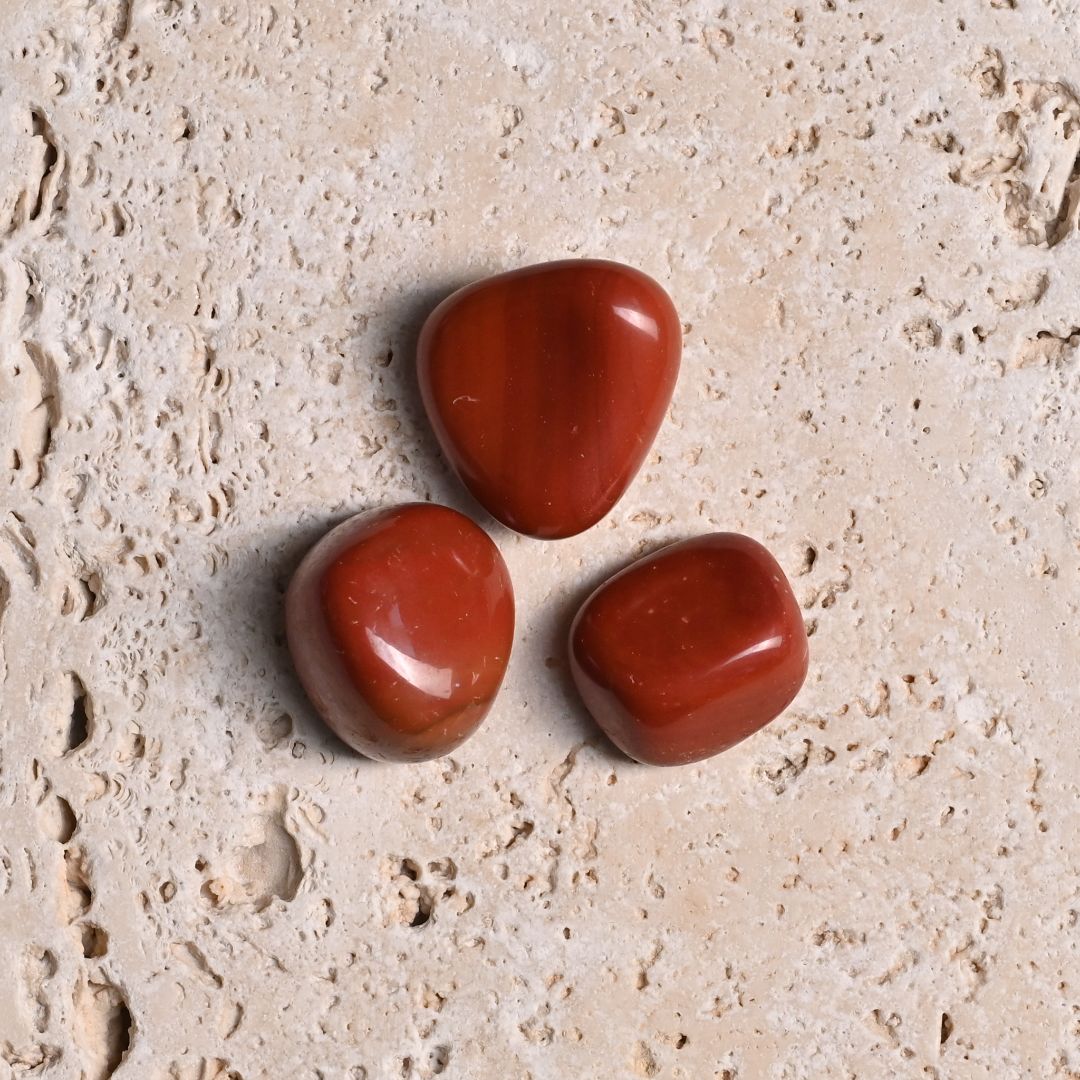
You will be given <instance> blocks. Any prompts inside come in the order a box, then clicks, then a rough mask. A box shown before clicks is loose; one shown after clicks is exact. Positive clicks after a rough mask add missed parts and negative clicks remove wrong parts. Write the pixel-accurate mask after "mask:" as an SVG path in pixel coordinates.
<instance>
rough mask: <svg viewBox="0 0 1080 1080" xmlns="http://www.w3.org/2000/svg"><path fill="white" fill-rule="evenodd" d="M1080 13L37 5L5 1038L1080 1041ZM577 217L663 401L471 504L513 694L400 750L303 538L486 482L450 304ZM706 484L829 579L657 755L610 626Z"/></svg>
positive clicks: (104, 1044)
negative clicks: (621, 578) (606, 633)
mask: <svg viewBox="0 0 1080 1080" xmlns="http://www.w3.org/2000/svg"><path fill="white" fill-rule="evenodd" d="M1078 20H1080V3H1077V0H945V2H937V0H902V2H898V3H884V2H874V0H858V2H857V0H794V2H788V0H785V2H771V0H753V2H751V0H732V2H730V3H728V4H727V5H726V6H725V5H718V4H715V3H706V2H703V0H687V2H683V3H677V2H664V0H612V2H610V3H599V2H591V3H590V2H588V0H586V2H578V0H551V2H548V3H532V2H529V0H482V2H481V0H473V2H471V3H470V2H465V3H460V4H450V3H446V4H443V3H436V2H433V0H416V2H414V3H410V4H395V3H392V2H390V0H371V2H361V0H351V2H350V0H321V2H320V0H250V2H244V0H99V2H94V3H90V2H88V0H2V2H0V160H2V162H3V164H2V165H0V287H2V300H0V455H2V456H0V620H2V624H0V692H2V705H0V710H2V711H0V1077H9V1076H17V1077H20V1078H21V1077H24V1076H31V1077H37V1076H43V1077H47V1078H50V1080H52V1078H72V1080H79V1078H85V1080H107V1078H115V1080H219V1078H223V1077H242V1078H243V1080H256V1078H263V1077H265V1078H271V1080H281V1078H288V1080H292V1078H304V1080H307V1078H311V1080H315V1078H323V1080H360V1078H367V1080H383V1078H387V1080H396V1078H404V1080H411V1078H416V1080H420V1078H425V1080H426V1078H428V1077H434V1076H445V1077H459V1078H464V1080H487V1078H491V1080H526V1078H531V1080H549V1078H550V1080H588V1078H593V1077H600V1078H605V1080H607V1078H623V1077H627V1078H636V1077H666V1078H683V1080H719V1078H722V1080H759V1078H765V1080H802V1078H818V1077H837V1078H858V1080H864V1078H875V1077H889V1078H892V1077H899V1078H907V1077H913V1078H923V1080H925V1078H928V1077H929V1078H933V1077H936V1078H939V1080H946V1078H966V1077H989V1078H994V1080H1013V1078H1021V1077H1035V1078H1056V1077H1078V1076H1080V949H1078V941H1080V926H1078V923H1080V878H1078V870H1080V851H1078V847H1077V842H1076V838H1077V835H1078V831H1080V801H1078V777H1080V743H1078V740H1077V737H1076V730H1075V725H1076V720H1077V716H1078V714H1077V701H1078V688H1080V645H1078V634H1077V626H1078V616H1080V584H1078V581H1080V579H1078V571H1080V493H1078V491H1080V488H1078V485H1080V455H1078V453H1077V446H1078V445H1080V351H1078V347H1080V284H1078V283H1080V236H1078V234H1077V215H1078V213H1080V166H1078V157H1077V155H1078V151H1080V83H1078V82H1075V81H1070V80H1077V79H1078V78H1080V46H1078V44H1077V37H1076V28H1077V25H1078ZM575 255H576V256H600V257H606V258H614V259H620V260H623V261H625V262H628V263H631V264H633V265H635V266H638V267H640V268H642V269H643V270H645V271H646V272H648V273H650V274H652V275H653V276H655V277H656V278H657V279H658V280H659V281H660V282H662V283H663V284H664V285H665V287H666V288H668V289H669V291H670V292H671V294H672V296H673V297H674V298H675V300H676V303H677V304H678V307H679V310H680V313H681V316H682V318H683V320H684V322H685V336H686V347H685V358H684V364H683V370H682V374H681V377H680V381H679V385H678V389H677V391H676V395H675V400H674V402H673V404H672V407H671V410H670V417H669V419H668V421H667V423H666V424H665V425H664V427H663V428H662V430H661V433H660V435H659V438H658V440H657V443H656V446H655V452H654V453H653V455H652V457H651V459H650V460H649V462H648V463H647V465H646V466H645V468H644V469H643V471H642V473H641V475H640V476H639V477H638V479H637V481H636V483H635V484H634V486H633V487H632V489H631V490H630V491H629V493H628V494H627V496H626V497H625V498H624V499H623V501H622V502H621V503H620V505H619V506H618V507H616V509H615V510H614V511H613V512H612V514H611V515H610V516H609V517H608V518H607V519H606V520H605V521H604V522H602V523H601V524H600V525H599V526H597V527H596V528H594V529H592V530H591V531H589V532H587V533H585V534H584V535H581V536H578V537H575V538H573V539H570V540H565V541H561V542H556V543H541V542H537V541H533V540H528V539H524V538H521V537H518V536H515V535H512V534H510V533H508V532H507V531H506V530H504V529H501V528H498V527H496V526H495V525H494V524H493V522H492V521H491V520H490V519H488V518H486V517H483V516H482V515H481V516H479V517H478V520H480V521H481V523H482V524H483V525H484V526H485V527H487V528H489V529H490V530H491V533H492V535H493V536H494V537H495V539H496V541H497V542H498V544H499V545H500V547H501V549H502V551H503V552H504V554H505V557H506V559H507V562H508V564H509V566H510V570H511V572H512V574H513V578H514V581H515V584H516V588H517V598H518V610H519V625H518V636H517V643H516V646H515V652H514V656H513V659H512V661H511V670H510V673H509V676H508V680H507V683H506V685H505V688H504V690H503V693H502V695H501V697H500V699H499V701H498V702H497V704H496V706H495V708H494V710H493V713H492V715H491V716H490V718H489V719H488V721H487V723H486V724H485V726H484V727H483V728H482V729H481V731H480V732H479V733H478V734H477V735H476V736H475V737H474V738H473V739H472V740H471V741H470V742H468V743H467V744H466V745H465V746H464V747H462V748H461V749H460V750H459V751H456V752H455V753H454V754H453V755H452V757H450V758H446V759H443V760H441V761H436V762H432V763H429V764H424V765H417V766H400V765H398V766H386V765H377V764H374V763H370V762H368V761H366V760H364V759H361V758H359V757H357V756H356V755H355V754H353V753H351V752H349V751H348V750H347V749H346V748H345V747H344V746H343V745H342V744H340V743H339V742H337V741H336V740H335V739H334V738H333V737H332V736H331V735H330V734H329V733H328V732H327V731H326V730H325V729H324V728H323V727H322V725H321V724H320V723H319V722H318V720H317V719H316V717H315V716H314V715H313V713H312V710H311V708H310V707H309V705H308V704H307V702H306V701H305V699H304V696H303V694H302V692H301V690H300V688H299V686H298V683H297V681H296V679H295V677H294V675H293V672H292V670H291V668H290V665H289V660H288V656H287V653H286V650H285V647H284V636H283V629H282V595H283V590H284V588H285V585H286V583H287V581H288V578H289V574H290V573H291V571H292V570H293V568H294V567H295V566H296V564H297V562H298V561H299V559H300V557H301V555H302V553H303V552H304V551H305V549H306V548H307V547H308V545H310V544H311V543H312V542H313V541H314V540H315V539H316V538H317V537H318V536H320V535H321V534H322V533H323V531H324V530H325V529H327V528H328V527H329V526H331V525H333V524H335V523H337V522H339V521H341V520H342V519H344V518H345V517H346V516H348V515H350V514H352V513H354V512H356V511H359V510H362V509H365V508H369V507H378V506H386V505H389V504H392V503H394V502H397V501H400V500H406V499H434V500H438V501H440V502H445V503H448V504H450V505H452V506H456V507H458V508H460V509H464V510H466V511H468V512H471V513H477V510H476V507H475V505H474V504H473V503H472V502H471V501H470V500H469V498H468V497H467V496H466V495H465V494H464V492H463V491H462V489H461V488H460V486H459V485H458V483H457V482H456V481H455V480H454V478H453V477H452V476H451V475H450V473H449V472H448V470H447V466H446V464H445V462H443V461H442V460H441V459H440V457H439V455H438V453H437V451H436V448H435V446H434V443H433V439H432V436H431V434H430V432H429V430H428V428H427V426H426V423H425V421H424V417H423V415H422V412H421V410H420V408H419V405H418V398H417V393H416V386H415V381H414V374H413V350H414V346H415V341H416V335H417V331H418V328H419V325H420V322H421V321H422V319H423V316H424V315H425V314H426V313H427V312H428V311H430V310H431V308H432V306H433V305H434V303H435V302H436V301H437V300H438V299H439V298H441V297H442V296H444V295H446V294H447V292H448V290H450V289H451V288H453V287H455V286H457V285H459V284H461V283H464V282H467V281H470V280H473V279H476V278H478V277H481V276H484V275H487V274H490V273H494V272H498V271H502V270H505V269H509V268H512V267H516V266H520V265H524V264H527V263H531V262H538V261H542V260H546V259H553V258H562V257H567V256H575ZM550 452H551V453H552V454H557V453H558V452H559V447H558V446H557V445H552V446H551V448H550ZM717 529H730V530H739V531H744V532H746V533H748V534H750V535H751V536H754V537H756V538H758V539H759V540H761V541H763V542H764V543H766V544H767V545H768V546H769V547H770V548H771V549H772V550H774V551H775V552H776V554H777V557H778V558H779V560H780V561H781V563H782V565H783V566H784V567H785V569H786V570H787V572H788V573H789V575H790V576H791V578H792V580H793V583H794V585H795V588H796V591H797V594H798V596H799V599H800V602H801V603H802V605H803V607H804V608H805V617H806V623H807V627H808V629H809V631H810V633H811V634H812V637H811V639H810V641H811V654H812V656H811V668H810V676H809V679H808V682H807V685H806V687H805V689H804V690H803V692H802V694H801V695H800V697H799V698H798V699H797V700H796V702H795V704H794V706H793V707H792V708H791V709H790V710H789V711H788V713H787V714H786V715H785V716H784V717H782V718H781V719H780V720H778V721H777V722H776V723H774V724H773V725H772V726H770V727H769V728H767V729H765V730H764V731H762V732H760V733H759V734H757V735H755V736H754V737H753V738H751V739H750V740H749V741H747V742H745V743H744V744H742V745H740V746H739V747H737V748H735V749H734V750H732V751H730V752H729V753H726V754H724V755H723V756H721V757H720V758H717V759H714V760H712V761H709V762H706V763H704V764H701V765H697V766H693V767H687V768H680V769H672V770H659V769H650V768H646V767H643V766H638V765H635V764H632V763H630V762H628V761H627V760H625V759H623V758H622V757H620V756H619V755H618V754H617V753H616V752H615V751H614V750H613V749H612V748H611V747H610V745H609V744H608V743H606V742H605V741H604V739H603V738H602V737H601V736H600V735H599V734H598V732H597V730H596V728H595V726H594V725H593V723H592V722H591V721H590V719H589V717H588V716H587V714H586V713H585V711H584V710H583V708H582V706H581V705H580V703H579V702H578V701H577V700H576V698H575V696H574V693H573V690H572V687H571V684H570V681H569V678H568V675H567V664H566V657H565V634H566V630H567V626H568V623H569V620H570V618H571V616H572V614H573V612H574V610H575V609H576V607H577V605H578V604H579V603H580V602H581V601H582V599H583V598H584V597H585V595H586V594H587V593H588V591H589V590H590V589H591V588H592V587H593V586H594V585H595V584H596V583H597V582H599V581H600V580H602V579H603V578H604V577H605V576H607V575H608V574H610V573H611V572H613V571H614V570H616V569H618V568H620V567H622V566H624V565H625V564H626V563H627V561H628V560H630V559H632V558H633V557H635V556H636V555H639V554H640V553H642V552H645V551H650V550H652V549H654V548H656V547H657V546H658V545H661V544H663V543H666V542H669V541H672V540H676V539H681V538H684V537H687V536H692V535H696V534H699V533H702V532H706V531H710V530H717ZM432 587H433V588H437V587H438V583H433V585H432Z"/></svg>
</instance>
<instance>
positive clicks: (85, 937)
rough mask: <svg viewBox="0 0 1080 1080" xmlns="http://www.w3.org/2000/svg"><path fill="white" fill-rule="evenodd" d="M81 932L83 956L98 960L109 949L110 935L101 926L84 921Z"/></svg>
mask: <svg viewBox="0 0 1080 1080" xmlns="http://www.w3.org/2000/svg"><path fill="white" fill-rule="evenodd" d="M80 932H81V934H82V950H83V956H84V957H86V959H87V960H97V959H98V958H100V957H102V956H104V955H105V954H106V953H107V952H108V951H109V935H108V934H106V933H105V931H104V930H102V929H101V927H100V926H94V925H93V924H92V923H84V924H83V926H82V927H81V928H80Z"/></svg>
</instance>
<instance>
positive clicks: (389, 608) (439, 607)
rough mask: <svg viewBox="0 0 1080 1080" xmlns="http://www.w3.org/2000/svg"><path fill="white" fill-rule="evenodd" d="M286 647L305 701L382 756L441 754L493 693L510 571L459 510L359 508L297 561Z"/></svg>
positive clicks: (509, 633) (507, 633) (505, 631)
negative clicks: (370, 510)
mask: <svg viewBox="0 0 1080 1080" xmlns="http://www.w3.org/2000/svg"><path fill="white" fill-rule="evenodd" d="M286 624H287V629H288V638H289V650H290V652H291V653H292V657H293V662H294V663H295V665H296V670H297V672H298V674H299V676H300V681H301V682H302V683H303V685H304V689H305V690H307V693H308V696H309V697H310V698H311V700H312V702H313V703H314V705H315V707H316V709H317V710H318V711H319V713H320V715H321V716H322V717H323V719H324V720H325V721H326V723H327V724H329V726H330V727H331V728H332V729H333V730H334V731H335V732H336V733H337V734H338V735H339V736H340V737H341V738H342V739H344V741H345V742H347V743H348V744H349V745H350V746H352V747H354V748H355V749H357V750H359V751H360V752H361V753H363V754H366V755H368V756H369V757H373V758H380V759H382V760H385V761H422V760H426V759H428V758H433V757H439V756H441V755H443V754H446V753H449V752H450V751H451V750H453V749H454V748H455V747H456V746H458V745H459V744H460V743H462V742H463V741H464V740H465V739H467V738H468V737H469V735H471V734H472V733H473V732H474V731H475V730H476V728H477V727H478V726H479V724H480V722H481V721H482V720H483V718H484V716H485V715H486V714H487V712H488V709H489V708H490V707H491V703H492V701H493V700H494V698H495V695H496V693H497V692H498V689H499V686H500V684H501V682H502V678H503V675H504V673H505V671H506V664H507V661H508V660H509V657H510V648H511V645H512V643H513V636H514V597H513V590H512V587H511V584H510V576H509V574H508V573H507V570H506V565H505V564H504V563H503V560H502V556H501V555H500V554H499V551H498V549H497V548H496V547H495V544H494V543H493V542H492V541H491V539H490V537H489V536H488V535H487V533H485V532H484V531H483V530H482V529H481V528H479V527H478V526H477V525H475V524H474V523H473V522H472V521H470V520H469V519H468V518H467V517H465V516H464V515H462V514H459V513H458V512H457V511H455V510H450V509H448V508H447V507H444V506H434V505H431V504H429V503H411V504H407V505H404V506H398V507H395V508H393V509H389V510H379V511H375V512H373V513H368V514H360V515H358V516H357V517H354V518H351V519H350V520H349V521H346V522H345V523H344V524H342V525H339V526H338V527H337V528H336V529H334V530H332V531H331V532H330V533H328V534H327V535H326V536H325V537H323V539H322V540H320V541H319V542H318V543H317V544H316V545H315V546H314V547H313V548H312V549H311V551H310V552H308V554H307V556H306V557H305V558H304V561H303V562H302V563H301V564H300V567H299V568H298V569H297V571H296V573H295V574H294V576H293V579H292V582H291V583H290V585H289V592H288V596H287V597H286Z"/></svg>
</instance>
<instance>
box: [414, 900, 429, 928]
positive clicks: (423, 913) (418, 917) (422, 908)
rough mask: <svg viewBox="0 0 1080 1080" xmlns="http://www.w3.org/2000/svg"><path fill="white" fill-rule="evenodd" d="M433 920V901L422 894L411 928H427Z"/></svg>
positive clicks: (417, 902) (417, 901)
mask: <svg viewBox="0 0 1080 1080" xmlns="http://www.w3.org/2000/svg"><path fill="white" fill-rule="evenodd" d="M430 918H431V899H430V898H429V897H427V896H425V895H424V894H423V893H421V894H420V895H419V896H418V897H417V898H416V914H415V915H414V916H413V917H412V921H411V922H410V923H409V925H410V926H426V925H427V923H428V920H429V919H430Z"/></svg>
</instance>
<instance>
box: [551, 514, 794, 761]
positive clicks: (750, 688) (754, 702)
mask: <svg viewBox="0 0 1080 1080" xmlns="http://www.w3.org/2000/svg"><path fill="white" fill-rule="evenodd" d="M808 658H809V654H808V648H807V641H806V631H805V628H804V626H803V620H802V614H801V612H800V610H799V605H798V602H797V601H796V599H795V596H794V595H793V593H792V591H791V585H790V584H789V583H788V580H787V578H786V577H785V576H784V572H783V570H781V569H780V566H779V564H778V563H777V562H776V560H775V559H774V558H773V557H772V555H770V554H769V552H768V551H766V550H765V548H763V547H762V546H761V545H760V544H759V543H757V541H755V540H751V539H750V538H749V537H747V536H740V535H739V534H738V533H713V534H711V535H709V536H701V537H698V538H696V539H693V540H686V541H684V542H682V543H679V544H672V545H671V546H670V547H667V548H663V549H662V550H661V551H658V552H657V553H656V554H654V555H650V556H648V557H647V558H644V559H641V560H640V561H639V562H636V563H634V564H633V565H631V566H629V567H627V568H626V569H625V570H623V571H622V572H621V573H619V574H616V575H615V576H614V577H613V578H610V579H609V580H608V581H606V582H605V583H604V584H603V585H601V586H600V588H599V589H597V590H596V592H594V593H593V594H592V596H590V597H589V599H588V600H587V601H586V602H585V604H584V606H583V607H582V608H581V610H580V611H579V612H578V614H577V617H576V618H575V620H574V624H573V627H572V629H571V631H570V666H571V671H572V672H573V676H574V681H575V682H576V683H577V686H578V690H579V691H580V692H581V696H582V698H583V699H584V701H585V704H586V705H587V706H588V707H589V711H590V712H591V713H592V714H593V716H594V717H595V718H596V721H597V722H598V723H599V725H600V726H601V727H602V728H603V729H604V731H605V732H606V733H607V735H608V736H609V738H610V739H611V740H612V742H614V743H615V744H616V745H618V746H619V747H620V748H621V749H622V750H624V751H625V752H626V753H627V754H629V755H630V757H633V758H636V759H637V760H638V761H643V762H645V763H647V764H650V765H682V764H686V763H688V762H691V761H700V760H701V759H702V758H707V757H711V756H712V755H713V754H718V753H720V752H721V751H722V750H726V749H728V747H730V746H734V745H735V743H737V742H739V741H741V740H742V739H745V738H746V737H747V736H748V735H752V734H753V733H754V732H755V731H757V730H758V728H761V727H764V725H765V724H767V723H769V721H770V720H773V719H775V718H776V717H777V716H779V715H780V713H781V712H783V711H784V709H786V708H787V706H788V705H789V704H790V703H791V701H792V700H793V699H794V697H795V695H796V694H797V693H798V692H799V688H800V687H801V686H802V684H803V680H804V679H805V677H806V668H807V663H808Z"/></svg>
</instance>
